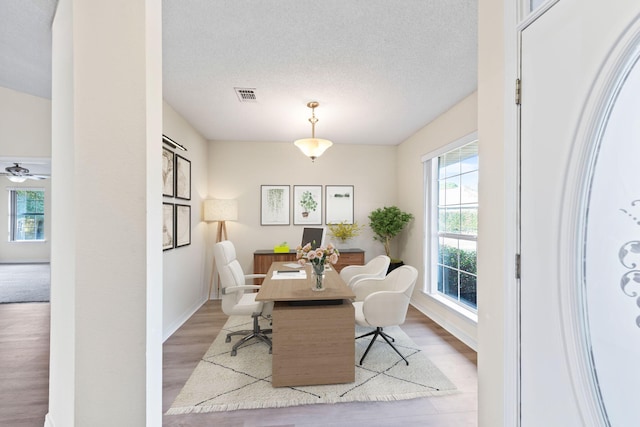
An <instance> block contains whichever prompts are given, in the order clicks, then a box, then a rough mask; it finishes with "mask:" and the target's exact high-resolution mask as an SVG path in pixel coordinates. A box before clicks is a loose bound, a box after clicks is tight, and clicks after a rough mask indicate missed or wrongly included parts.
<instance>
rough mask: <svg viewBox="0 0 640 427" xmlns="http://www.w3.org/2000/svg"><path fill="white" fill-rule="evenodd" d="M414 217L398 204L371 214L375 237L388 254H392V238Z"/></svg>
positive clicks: (371, 225)
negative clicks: (402, 209)
mask: <svg viewBox="0 0 640 427" xmlns="http://www.w3.org/2000/svg"><path fill="white" fill-rule="evenodd" d="M412 219H413V215H412V214H410V213H407V212H403V211H401V210H400V208H398V207H397V206H389V207H387V206H385V207H383V208H378V209H376V210H374V211H373V212H371V213H370V214H369V227H371V230H373V233H374V236H373V238H374V239H375V240H377V241H379V242H382V244H383V245H384V251H385V252H386V254H387V256H389V257H390V256H391V255H390V254H389V253H390V252H391V239H393V238H394V237H395V236H397V235H398V234H400V232H401V231H402V230H403V229H404V227H405V226H406V225H407V224H408V223H409V221H411V220H412Z"/></svg>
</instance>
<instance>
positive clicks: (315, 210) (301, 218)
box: [293, 185, 322, 225]
mask: <svg viewBox="0 0 640 427" xmlns="http://www.w3.org/2000/svg"><path fill="white" fill-rule="evenodd" d="M293 224H294V225H321V224H322V186H321V185H294V186H293Z"/></svg>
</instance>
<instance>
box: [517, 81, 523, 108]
mask: <svg viewBox="0 0 640 427" xmlns="http://www.w3.org/2000/svg"><path fill="white" fill-rule="evenodd" d="M521 101H522V88H521V83H520V79H516V105H520V102H521Z"/></svg>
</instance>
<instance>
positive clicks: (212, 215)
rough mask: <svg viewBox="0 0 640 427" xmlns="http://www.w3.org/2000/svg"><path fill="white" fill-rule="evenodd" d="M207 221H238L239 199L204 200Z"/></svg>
mask: <svg viewBox="0 0 640 427" xmlns="http://www.w3.org/2000/svg"><path fill="white" fill-rule="evenodd" d="M204 220H205V221H237V220H238V201H237V200H222V199H209V200H205V201H204Z"/></svg>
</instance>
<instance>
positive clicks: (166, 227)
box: [162, 203, 174, 251]
mask: <svg viewBox="0 0 640 427" xmlns="http://www.w3.org/2000/svg"><path fill="white" fill-rule="evenodd" d="M173 236H174V209H173V203H163V204H162V250H163V251H167V250H169V249H173V245H174V238H173Z"/></svg>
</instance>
